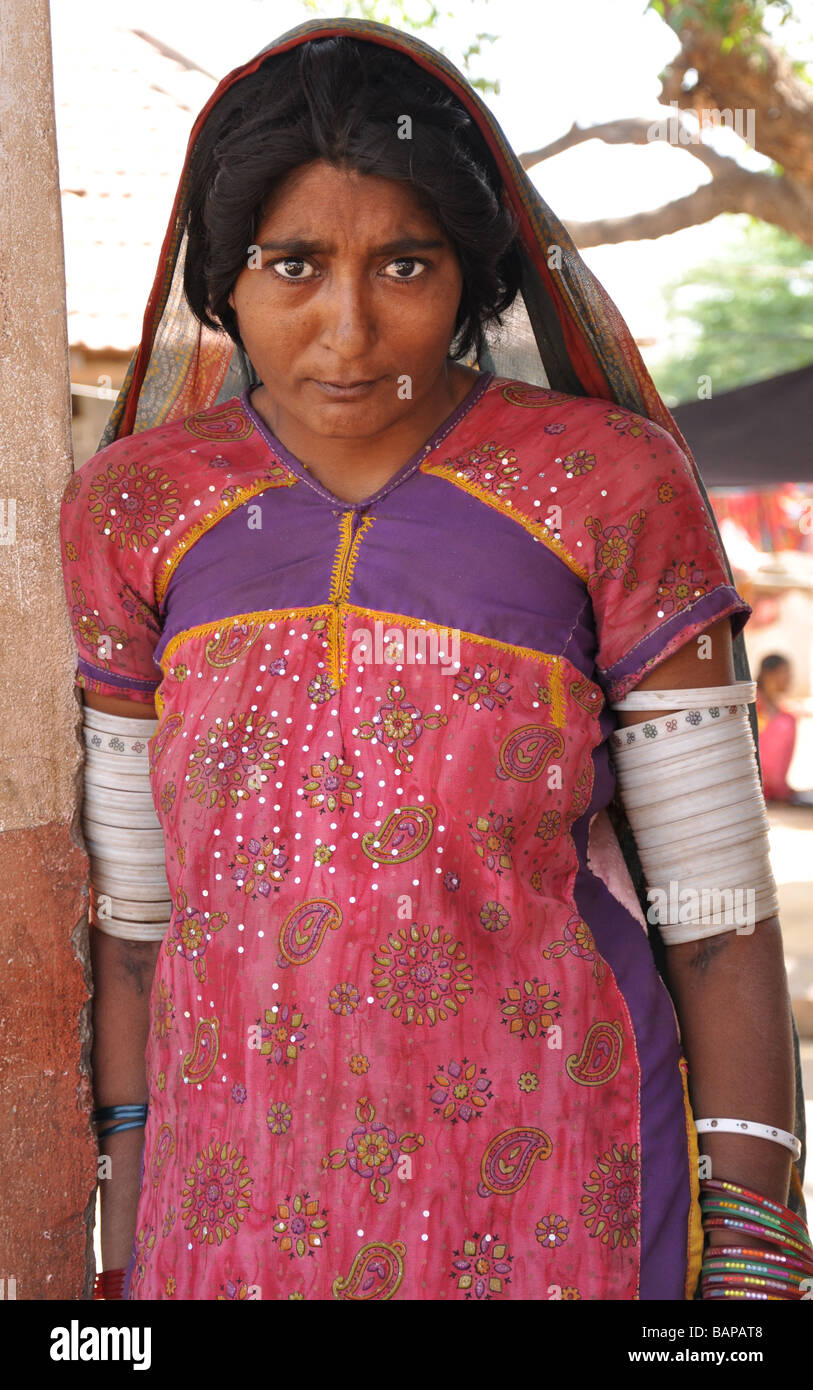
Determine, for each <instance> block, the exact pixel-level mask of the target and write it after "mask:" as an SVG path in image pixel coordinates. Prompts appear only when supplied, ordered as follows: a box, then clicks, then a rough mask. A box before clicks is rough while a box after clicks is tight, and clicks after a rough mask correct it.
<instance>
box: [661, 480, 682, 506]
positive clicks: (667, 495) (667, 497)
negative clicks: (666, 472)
mask: <svg viewBox="0 0 813 1390" xmlns="http://www.w3.org/2000/svg"><path fill="white" fill-rule="evenodd" d="M676 496H677V493H676V492H675V489H674V488H673V487H672V484H671V483H669V482H662V483H659V484H658V501H659V502H671V501H672V500H673V498H675V497H676Z"/></svg>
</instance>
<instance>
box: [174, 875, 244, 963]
mask: <svg viewBox="0 0 813 1390" xmlns="http://www.w3.org/2000/svg"><path fill="white" fill-rule="evenodd" d="M179 914H180V915H179ZM228 920H229V914H228V913H227V912H211V913H209V912H204V911H203V909H202V908H199V907H190V906H189V904H188V899H187V896H186V893H185V892H184V890H183V889H182V888H179V889H178V892H177V894H176V896H175V912H174V913H173V917H172V921H171V922H170V927H169V934H168V935H167V938H166V946H165V950H166V953H167V955H168V956H170V957H172V956H174V955H175V954H176V952H177V954H178V955H179V956H183V958H184V960H190V961H192V962H193V963H194V964H193V969H194V972H195V976H196V977H197V979H198V980H200V982H201V984H205V983H206V961H205V959H204V957H205V955H206V949H207V947H208V945H209V942H210V941H211V939H212V934H213V932H218V931H222V930H223V928H224V927H225V926H226V925H227V923H228Z"/></svg>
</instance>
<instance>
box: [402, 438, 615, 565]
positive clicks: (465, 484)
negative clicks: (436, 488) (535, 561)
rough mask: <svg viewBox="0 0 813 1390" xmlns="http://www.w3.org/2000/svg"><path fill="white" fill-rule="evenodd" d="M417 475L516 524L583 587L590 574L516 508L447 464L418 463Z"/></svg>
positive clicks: (560, 543)
mask: <svg viewBox="0 0 813 1390" xmlns="http://www.w3.org/2000/svg"><path fill="white" fill-rule="evenodd" d="M421 472H422V473H428V474H431V475H433V476H434V477H436V478H445V479H446V480H447V481H448V482H450V483H452V484H453V486H454V487H459V488H462V490H463V491H464V492H467V493H468V494H469V496H470V497H476V498H477V499H478V500H479V501H480V502H485V504H486V506H487V507H493V508H494V510H495V512H500V513H501V515H502V516H507V517H510V518H511V520H512V521H516V522H517V524H518V525H519V526H522V527H523V528H524V529H525V530H526V531H527V532H528V533H529V535H531V536H535V537H536V539H537V540H538V541H541V542H542V544H543V545H545V546H547V548H548V550H552V551H553V553H554V555H557V556H558V557H559V559H560V560H562V561H563V562H564V564H566V565H567V567H568V569H569V570H572V571H573V573H574V574H577V575H578V576H579V578H580V579H583V580H584V582H585V584H586V583H587V580H588V579H589V578H590V572H589V570H588V569H587V568H586V566H584V565H581V564H579V561H578V560H576V559H575V558H574V556H572V555H571V554H570V551H569V550H566V549H565V547H564V546H563V545H562V542H561V541H558V540H557V539H556V537H555V536H554V535H553V533H552V532H551V531H550V530H549V528H548V527H547V526H543V525H542V524H541V523H540V522H538V521H532V520H531V518H530V517H527V516H523V514H522V512H521V511H520V510H519V508H518V507H512V506H511V503H510V502H504V501H503V500H502V498H500V497H495V496H494V495H493V493H490V492H486V490H485V489H484V488H481V487H479V486H478V485H477V483H472V482H470V481H469V480H468V478H461V477H460V476H459V474H458V472H457V470H456V469H455V467H454V465H453V464H448V463H422V464H421Z"/></svg>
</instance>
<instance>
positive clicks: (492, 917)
mask: <svg viewBox="0 0 813 1390" xmlns="http://www.w3.org/2000/svg"><path fill="white" fill-rule="evenodd" d="M510 921H511V914H510V913H509V911H508V908H507V907H503V906H502V905H501V904H500V903H495V902H487V903H483V906H482V907H481V908H480V923H481V925H482V926H484V927H485V929H486V931H502V930H503V929H504V928H505V927H507V926H508V924H509V922H510Z"/></svg>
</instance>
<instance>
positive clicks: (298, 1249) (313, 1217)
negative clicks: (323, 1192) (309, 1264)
mask: <svg viewBox="0 0 813 1390" xmlns="http://www.w3.org/2000/svg"><path fill="white" fill-rule="evenodd" d="M326 1236H327V1211H326V1209H325V1208H324V1207H323V1208H322V1211H321V1213H320V1211H319V1202H318V1200H316V1199H315V1198H313V1197H311V1196H310V1195H309V1193H307V1192H301V1193H300V1192H297V1194H296V1196H295V1197H294V1199H293V1201H291V1198H290V1197H286V1198H285V1201H284V1202H278V1203H277V1219H276V1221H275V1222H274V1235H273V1236H272V1240H273V1241H274V1244H275V1245H278V1246H279V1248H280V1250H281V1251H282V1252H283V1254H286V1255H288V1256H289V1257H290V1258H291V1259H292V1260H293V1259H294V1258H295V1257H297V1256H298V1257H299V1259H302V1257H303V1256H304V1255H308V1256H310V1257H311V1259H312V1258H313V1255H314V1252H315V1251H316V1250H319V1249H321V1247H322V1245H323V1244H324V1241H325V1238H326Z"/></svg>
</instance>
